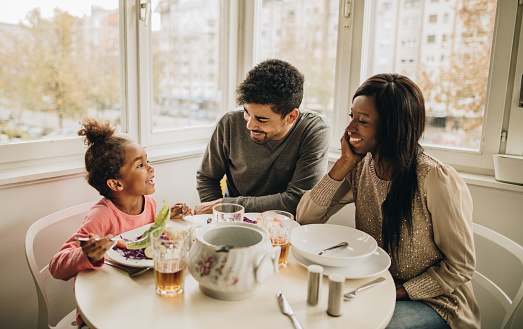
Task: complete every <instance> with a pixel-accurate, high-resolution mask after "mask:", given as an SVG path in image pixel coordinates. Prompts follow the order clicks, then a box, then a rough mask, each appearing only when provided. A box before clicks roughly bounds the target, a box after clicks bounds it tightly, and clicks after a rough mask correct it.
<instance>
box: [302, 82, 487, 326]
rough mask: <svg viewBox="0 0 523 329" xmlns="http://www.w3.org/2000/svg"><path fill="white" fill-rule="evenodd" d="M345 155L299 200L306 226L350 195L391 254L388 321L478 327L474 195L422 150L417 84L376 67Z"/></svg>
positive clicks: (359, 94) (364, 226) (356, 102)
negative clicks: (392, 300) (393, 284)
mask: <svg viewBox="0 0 523 329" xmlns="http://www.w3.org/2000/svg"><path fill="white" fill-rule="evenodd" d="M350 115H351V118H352V121H351V122H350V124H349V125H348V127H347V128H346V129H345V132H344V134H343V137H342V138H341V157H340V158H339V159H338V160H337V161H336V163H335V164H334V166H333V167H332V169H331V170H330V171H329V173H328V174H327V175H325V176H324V177H323V179H322V180H321V181H320V182H319V183H318V184H317V185H316V186H315V187H314V188H313V189H312V190H310V191H309V192H307V193H306V194H305V195H304V196H303V198H302V199H301V201H300V203H299V205H298V210H297V215H296V217H297V220H298V222H300V223H301V224H310V223H318V222H320V223H325V222H326V221H327V220H328V219H329V217H330V216H332V215H333V214H335V213H336V212H337V211H338V210H340V209H341V208H342V207H343V206H344V205H346V204H348V203H351V202H354V204H355V206H356V228H358V229H360V230H362V231H364V232H367V233H368V234H370V235H371V236H373V237H374V238H375V239H376V241H377V242H378V244H379V246H380V247H381V248H383V249H385V250H386V251H387V252H388V253H389V255H390V256H391V259H392V263H391V266H390V268H389V271H390V273H391V274H392V276H393V278H394V280H395V281H396V285H397V288H396V308H395V311H394V315H393V317H392V320H391V322H390V323H389V326H388V328H427V329H428V328H449V327H450V328H453V329H454V328H477V327H479V311H478V305H477V303H476V300H475V298H474V294H473V291H472V284H471V282H470V278H471V277H472V274H473V273H474V268H475V253H474V242H473V239H472V198H471V196H470V193H469V190H468V188H467V185H466V184H465V182H464V181H463V179H461V177H460V175H459V174H458V173H457V172H456V171H455V170H454V169H453V168H452V167H450V166H448V165H445V164H443V163H441V162H439V161H438V160H437V159H434V158H433V157H431V156H430V155H428V154H426V153H425V152H423V149H422V147H421V146H420V144H419V141H420V138H421V136H422V134H423V130H424V128H425V101H424V99H423V95H422V93H421V90H420V89H419V88H418V86H416V85H415V84H414V82H412V81H411V80H410V79H408V78H407V77H405V76H401V75H398V74H378V75H375V76H373V77H371V78H369V79H368V80H367V81H365V82H364V83H363V84H362V85H361V86H360V87H359V88H358V90H357V91H356V94H355V95H354V97H353V101H352V109H351V114H350Z"/></svg>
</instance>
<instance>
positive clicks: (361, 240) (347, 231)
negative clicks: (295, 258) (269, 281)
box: [291, 224, 378, 267]
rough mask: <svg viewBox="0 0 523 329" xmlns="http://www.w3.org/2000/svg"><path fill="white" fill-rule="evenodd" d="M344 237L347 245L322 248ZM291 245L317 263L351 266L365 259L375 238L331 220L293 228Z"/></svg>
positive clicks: (371, 250)
mask: <svg viewBox="0 0 523 329" xmlns="http://www.w3.org/2000/svg"><path fill="white" fill-rule="evenodd" d="M343 241H347V242H348V243H349V246H348V247H341V248H337V249H333V250H329V251H326V252H325V253H323V255H321V256H320V255H318V253H319V252H320V251H322V250H323V249H326V248H329V247H332V246H334V245H336V244H338V243H340V242H343ZM291 245H292V247H293V249H294V250H295V251H296V252H298V253H299V254H300V255H302V256H303V257H305V258H306V259H308V260H310V261H311V262H314V263H316V264H319V265H325V266H336V267H342V266H350V265H353V264H356V263H358V262H361V261H363V260H365V259H366V258H367V257H369V256H371V255H372V253H373V252H375V251H376V248H377V247H378V244H377V243H376V240H375V239H374V238H373V237H372V236H370V235H368V234H367V233H365V232H362V231H360V230H357V229H355V228H352V227H348V226H342V225H333V224H311V225H303V226H300V227H297V228H295V229H293V230H292V234H291Z"/></svg>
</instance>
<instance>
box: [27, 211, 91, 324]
mask: <svg viewBox="0 0 523 329" xmlns="http://www.w3.org/2000/svg"><path fill="white" fill-rule="evenodd" d="M95 203H96V202H88V203H84V204H81V205H77V206H73V207H70V208H67V209H64V210H61V211H58V212H55V213H53V214H51V215H48V216H46V217H43V218H41V219H39V220H37V221H36V222H34V223H33V224H32V225H31V227H29V230H28V231H27V234H26V237H25V256H26V259H27V264H28V265H29V269H30V270H31V274H32V275H33V279H34V282H35V286H36V293H37V296H38V328H39V329H40V328H50V326H51V325H55V324H56V323H58V322H59V321H60V319H61V318H63V317H64V316H65V315H67V314H68V313H70V312H71V311H72V310H74V309H75V302H74V295H73V293H72V292H73V288H72V285H73V280H69V281H68V282H67V283H66V282H64V281H62V280H56V279H54V278H53V277H52V276H51V275H50V272H49V262H50V261H51V258H52V257H53V256H54V255H55V254H56V253H57V252H58V251H59V250H60V248H61V247H62V245H63V244H64V243H65V241H67V239H69V238H70V237H71V235H73V233H74V232H76V231H77V230H78V228H79V227H80V225H81V224H82V221H83V219H84V217H85V215H86V214H87V212H88V211H89V209H91V207H92V206H93V205H94V204H95ZM47 279H49V280H47Z"/></svg>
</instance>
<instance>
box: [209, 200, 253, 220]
mask: <svg viewBox="0 0 523 329" xmlns="http://www.w3.org/2000/svg"><path fill="white" fill-rule="evenodd" d="M244 211H245V208H243V206H240V205H239V204H235V203H220V204H217V205H216V206H214V207H213V208H212V221H213V222H242V221H243V213H244Z"/></svg>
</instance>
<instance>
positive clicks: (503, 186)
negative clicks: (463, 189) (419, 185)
mask: <svg viewBox="0 0 523 329" xmlns="http://www.w3.org/2000/svg"><path fill="white" fill-rule="evenodd" d="M339 156H340V154H339V153H336V152H330V153H329V162H330V163H334V162H336V160H338V158H339ZM459 174H460V175H461V177H462V178H463V180H464V181H465V183H467V184H468V185H475V186H482V187H488V188H493V189H498V190H505V191H511V192H520V193H521V192H523V186H521V185H516V184H509V183H502V182H498V181H497V180H496V179H495V178H494V176H490V175H479V174H472V173H467V172H461V171H459Z"/></svg>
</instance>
